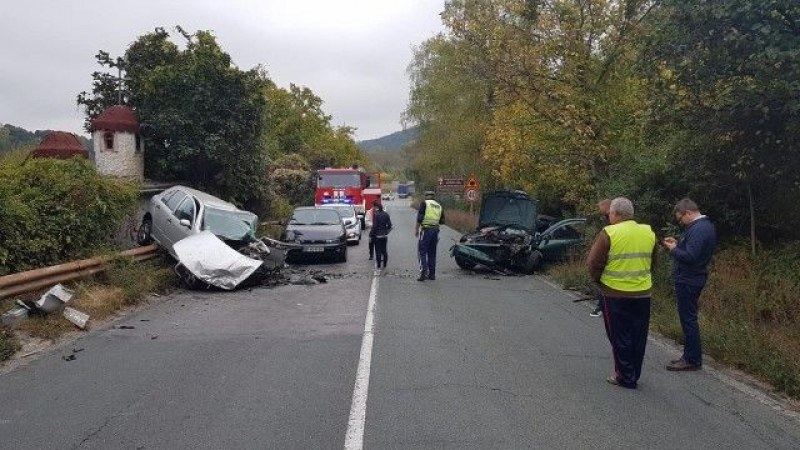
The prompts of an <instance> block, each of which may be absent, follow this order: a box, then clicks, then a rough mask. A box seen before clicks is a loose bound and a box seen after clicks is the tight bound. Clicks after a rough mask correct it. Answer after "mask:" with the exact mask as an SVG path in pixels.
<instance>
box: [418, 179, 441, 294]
mask: <svg viewBox="0 0 800 450" xmlns="http://www.w3.org/2000/svg"><path fill="white" fill-rule="evenodd" d="M434 197H435V194H434V193H433V191H426V192H425V201H423V202H422V203H420V204H419V211H418V212H417V225H416V227H415V228H414V236H416V237H417V239H419V241H418V244H417V250H418V251H419V278H417V281H425V280H435V279H436V246H437V244H438V243H439V225H441V224H443V223H444V211H442V205H440V204H439V203H438V202H437V201H436V200H434V199H433V198H434Z"/></svg>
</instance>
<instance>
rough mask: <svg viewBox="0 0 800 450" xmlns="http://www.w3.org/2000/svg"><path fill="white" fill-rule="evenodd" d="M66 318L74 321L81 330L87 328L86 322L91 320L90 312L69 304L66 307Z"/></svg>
mask: <svg viewBox="0 0 800 450" xmlns="http://www.w3.org/2000/svg"><path fill="white" fill-rule="evenodd" d="M64 318H65V319H67V320H69V321H70V322H72V323H73V324H74V325H75V326H76V327H78V328H80V329H81V330H85V329H86V323H87V322H89V315H88V314H86V313H83V312H80V311H78V310H77V309H75V308H70V307H69V306H67V307H65V308H64Z"/></svg>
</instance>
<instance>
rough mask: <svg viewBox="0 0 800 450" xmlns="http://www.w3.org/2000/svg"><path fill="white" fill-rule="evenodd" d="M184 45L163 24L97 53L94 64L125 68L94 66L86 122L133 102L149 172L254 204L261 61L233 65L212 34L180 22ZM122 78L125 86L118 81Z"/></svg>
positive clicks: (260, 165)
mask: <svg viewBox="0 0 800 450" xmlns="http://www.w3.org/2000/svg"><path fill="white" fill-rule="evenodd" d="M178 32H179V34H180V36H181V37H182V38H183V41H184V44H185V48H184V49H182V50H181V49H179V47H178V46H177V45H176V44H175V43H173V42H172V41H171V36H170V35H169V34H168V33H167V32H166V31H165V30H163V29H160V28H159V29H156V30H155V31H154V32H152V33H148V34H145V35H144V36H141V37H140V38H139V39H137V40H136V42H134V43H133V44H132V45H131V46H130V47H129V48H128V50H127V51H126V52H125V55H124V56H123V57H119V58H111V57H110V56H109V54H108V53H106V52H100V53H99V54H98V56H97V60H98V63H99V64H100V65H101V66H105V67H107V68H109V69H118V70H120V71H122V72H123V75H124V77H123V79H122V81H120V80H118V79H116V77H115V75H114V74H109V73H102V72H95V73H94V74H93V79H94V82H93V89H92V92H91V94H90V93H87V92H83V93H81V95H79V96H78V103H79V104H82V105H85V106H86V110H87V121H88V120H91V118H92V117H94V116H96V115H97V114H99V113H100V112H101V111H102V109H103V108H105V107H107V106H108V105H110V104H114V103H116V102H117V101H118V95H119V94H118V93H119V89H122V92H123V94H122V95H121V97H122V99H123V102H126V103H127V104H128V105H130V106H131V107H133V108H134V109H135V110H136V111H137V113H138V115H139V118H140V120H141V121H142V123H143V133H144V134H145V136H146V138H147V151H146V152H145V167H146V168H145V170H146V174H147V175H148V176H150V177H152V178H156V179H162V180H181V181H184V182H187V183H189V184H191V185H193V186H196V187H199V188H202V189H207V190H210V191H212V192H214V193H216V194H218V195H221V196H224V197H226V198H229V199H231V200H233V201H236V202H238V203H240V204H242V205H245V206H249V207H253V208H257V206H258V205H259V204H261V203H263V200H264V197H265V196H266V193H267V191H266V188H267V180H268V179H267V166H268V162H269V161H268V157H267V152H266V149H265V148H264V147H263V139H262V135H263V133H264V128H263V127H264V121H263V120H262V116H263V114H264V111H265V109H266V101H265V99H264V96H263V95H262V90H263V87H264V85H265V83H266V82H267V80H266V76H265V74H264V73H263V71H262V70H260V69H259V68H255V69H251V70H248V71H242V70H240V69H239V68H237V67H236V66H234V65H233V63H232V60H231V57H230V55H228V54H227V53H226V52H224V51H223V50H222V49H221V48H220V47H219V45H218V44H217V42H216V39H215V37H214V36H213V35H212V34H211V33H210V32H207V31H198V32H196V33H194V34H189V33H186V32H185V31H184V30H182V29H181V28H178ZM120 83H121V84H122V88H120Z"/></svg>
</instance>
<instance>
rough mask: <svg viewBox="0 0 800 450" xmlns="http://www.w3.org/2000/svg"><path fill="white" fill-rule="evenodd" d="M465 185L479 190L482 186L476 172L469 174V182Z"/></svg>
mask: <svg viewBox="0 0 800 450" xmlns="http://www.w3.org/2000/svg"><path fill="white" fill-rule="evenodd" d="M464 187H465V188H467V189H474V190H476V191H477V190H478V189H479V188H480V185H479V184H478V177H476V176H475V174H474V173H471V174H469V178H467V184H465V185H464Z"/></svg>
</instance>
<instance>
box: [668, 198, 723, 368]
mask: <svg viewBox="0 0 800 450" xmlns="http://www.w3.org/2000/svg"><path fill="white" fill-rule="evenodd" d="M673 213H674V214H675V220H677V221H678V223H680V224H681V226H683V227H684V228H685V232H684V233H683V235H682V236H681V237H680V239H675V238H674V237H667V238H664V239H663V240H662V245H663V246H664V248H666V249H667V251H668V252H669V254H670V256H672V259H673V261H674V269H673V272H672V278H673V281H674V282H675V297H676V299H677V306H678V317H679V318H680V321H681V328H682V330H683V341H684V345H683V356H681V357H680V358H679V359H676V360H674V361H670V363H669V364H668V365H667V370H672V371H687V370H699V369H700V368H701V367H702V366H703V354H702V349H701V345H700V325H699V323H698V321H697V311H698V309H699V301H700V293H701V292H702V291H703V287H705V285H706V280H707V279H708V263H709V262H711V255H712V254H713V253H714V247H715V246H716V243H717V233H716V230H715V229H714V224H713V223H711V221H710V220H709V219H708V217H706V216H705V215H703V214H701V213H700V210H699V208H698V207H697V204H696V203H695V202H693V201H692V200H691V199H688V198H684V199H683V200H681V201H679V202H678V203H676V204H675V208H674V209H673Z"/></svg>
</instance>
